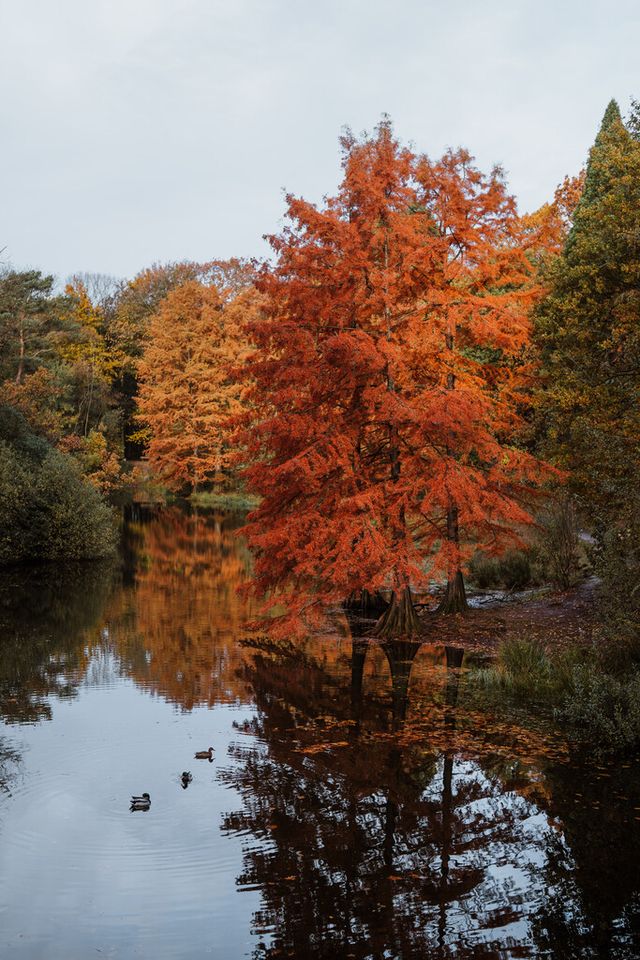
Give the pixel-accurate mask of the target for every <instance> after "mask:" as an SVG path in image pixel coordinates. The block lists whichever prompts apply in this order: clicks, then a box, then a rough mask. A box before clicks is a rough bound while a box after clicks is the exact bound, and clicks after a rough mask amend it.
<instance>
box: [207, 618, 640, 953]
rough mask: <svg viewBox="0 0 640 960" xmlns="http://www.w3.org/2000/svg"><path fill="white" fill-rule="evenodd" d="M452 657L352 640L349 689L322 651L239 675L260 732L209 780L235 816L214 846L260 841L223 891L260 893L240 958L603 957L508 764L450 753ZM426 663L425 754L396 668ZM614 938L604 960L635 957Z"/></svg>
mask: <svg viewBox="0 0 640 960" xmlns="http://www.w3.org/2000/svg"><path fill="white" fill-rule="evenodd" d="M328 646H329V647H330V646H331V645H328ZM338 646H339V647H340V645H338ZM381 657H382V658H383V660H381ZM462 658H463V651H462V650H460V649H455V648H451V647H439V648H438V647H434V646H427V645H424V646H423V647H422V648H421V647H420V646H419V645H418V644H406V643H399V642H396V643H387V644H384V645H379V644H375V645H370V644H369V643H367V642H366V641H365V640H364V639H362V638H361V637H359V636H357V632H356V635H355V636H354V638H353V642H352V645H351V650H350V654H349V655H348V661H347V657H346V656H343V660H344V662H345V663H346V662H348V664H349V667H350V670H349V673H348V674H347V673H346V671H343V672H341V671H340V670H339V669H336V662H335V660H334V659H332V655H331V653H330V650H329V649H327V647H325V649H324V650H323V651H322V653H321V654H320V655H319V657H318V658H314V657H313V656H311V655H310V654H309V652H308V651H306V652H305V653H303V654H302V655H300V656H297V655H295V654H294V653H293V652H292V653H291V654H290V655H284V656H275V655H273V654H272V653H268V652H264V651H262V652H261V651H259V650H258V651H257V652H256V653H255V655H254V657H253V659H252V662H251V663H250V664H249V665H248V666H247V667H246V668H245V670H246V677H247V679H249V680H250V681H251V684H252V686H253V689H254V692H255V697H256V701H257V706H258V715H257V718H256V720H255V721H254V722H253V724H251V725H250V726H249V727H247V728H246V730H245V732H248V733H252V734H254V735H255V736H256V737H257V738H258V742H257V743H256V742H255V741H254V742H252V745H251V746H247V747H243V746H238V747H237V748H236V750H235V755H234V761H235V762H234V763H232V764H231V765H230V766H228V767H227V769H226V770H224V771H222V772H221V777H222V778H223V780H224V781H225V782H226V783H227V784H229V785H232V786H234V787H235V788H236V789H237V790H238V791H239V792H240V794H241V796H242V800H243V807H242V810H240V811H238V812H235V813H229V814H228V815H227V816H226V818H225V820H224V824H223V829H224V830H225V831H228V832H235V833H240V834H251V835H253V836H254V838H256V839H257V840H259V841H260V842H258V843H253V844H249V845H248V846H247V848H246V852H245V865H244V871H243V874H242V875H241V876H240V877H239V878H238V881H237V882H238V884H239V886H240V887H241V888H243V889H255V888H259V889H260V890H261V891H262V897H263V905H262V908H261V910H260V912H259V913H258V914H257V915H256V916H255V918H254V923H255V929H256V931H257V932H258V933H260V931H262V934H263V936H262V940H261V943H260V945H259V946H258V947H257V948H256V950H255V952H254V956H255V957H265V958H266V957H269V958H271V957H274V958H275V957H280V956H292V957H309V958H325V957H326V958H329V957H332V958H341V957H353V958H358V960H364V958H383V957H384V958H387V957H394V958H395V957H398V958H403V960H406V958H414V957H415V958H418V957H420V958H423V957H427V956H434V957H447V956H452V957H453V956H455V957H457V958H464V957H507V956H508V957H525V956H549V957H556V956H557V957H564V956H576V957H578V956H580V957H582V956H584V957H589V956H594V957H596V956H604V955H609V954H605V953H603V952H602V951H603V949H604V944H605V943H610V942H611V938H610V937H608V936H605V937H604V938H603V937H602V936H601V933H600V932H599V929H598V922H599V921H598V918H597V917H595V916H590V915H589V909H590V908H589V903H588V899H587V898H586V897H585V893H586V890H585V889H584V888H582V889H581V884H580V873H579V870H578V873H577V874H576V871H575V863H574V859H573V857H572V854H571V851H570V849H569V846H568V844H567V843H566V842H565V841H564V839H563V837H562V834H561V832H560V831H559V829H558V827H557V818H558V817H561V816H563V815H564V814H566V813H567V810H566V808H564V807H562V808H559V807H558V805H557V804H556V803H551V801H550V799H549V796H548V794H546V793H545V790H544V789H543V788H542V787H541V786H540V784H539V783H536V782H535V779H536V778H535V776H534V778H533V779H534V783H533V790H532V782H531V778H530V777H528V778H524V777H523V776H522V775H521V774H520V773H515V774H514V771H519V770H520V768H519V767H518V764H517V763H515V762H514V763H509V762H508V761H507V760H505V759H504V758H501V757H500V756H496V755H492V754H490V753H487V754H478V753H477V752H476V753H475V754H474V753H473V751H470V750H468V749H465V750H463V751H459V748H458V747H457V746H456V740H455V735H456V725H457V723H458V714H459V710H460V707H459V690H460V672H461V666H462ZM338 659H339V658H338ZM429 661H431V663H432V666H431V667H428V668H427V672H426V675H428V676H429V678H430V679H429V682H430V683H431V685H432V687H433V691H432V692H433V695H434V697H435V698H436V699H439V702H440V706H441V710H440V711H439V712H438V713H437V714H434V730H433V733H434V740H435V742H436V744H437V745H436V746H434V745H433V743H431V742H430V736H429V735H428V733H425V730H424V726H423V725H421V726H419V730H420V733H421V735H420V736H419V737H417V736H415V735H413V734H412V730H411V727H412V720H413V717H412V713H411V702H410V696H409V691H410V680H411V674H412V669H414V668H415V665H416V663H417V662H420V663H421V675H423V674H424V670H425V664H427V665H428V664H429ZM384 662H386V664H387V665H388V672H389V675H390V681H391V682H390V687H391V690H390V693H391V696H390V697H389V696H388V695H387V696H386V698H385V697H384V696H381V695H380V689H379V681H380V677H381V673H382V665H383V663H384ZM387 683H388V681H387ZM369 684H370V685H371V687H372V688H373V691H372V693H367V694H365V693H364V692H363V691H364V690H365V688H366V687H367V685H369ZM436 728H438V729H436ZM443 733H448V735H449V738H450V744H451V746H450V747H448V748H447V747H446V746H445V748H444V749H442V743H443ZM541 798H542V800H545V798H546V806H547V808H548V809H547V810H546V811H545V809H544V807H545V803H543V802H541ZM534 801H535V802H534ZM572 806H573V805H571V807H572ZM635 849H636V850H637V849H638V847H637V845H636V847H635ZM602 853H603V851H600V854H602ZM609 858H610V859H611V857H610V853H609ZM594 866H597V861H596V863H594V862H593V860H592V861H591V862H590V863H589V867H588V869H589V871H593V869H594ZM635 889H637V883H636V885H635ZM629 893H630V889H629V887H628V886H627V885H626V884H625V886H624V894H625V895H626V897H627V899H628V896H629ZM621 906H622V905H621V904H619V907H620V908H621ZM625 926H626V929H625V931H624V934H623V936H622V937H621V943H622V946H621V948H620V951H619V952H618V953H616V954H615V955H616V956H621V957H633V956H636V955H637V953H635V952H634V951H635V935H634V933H633V929H632V927H631V926H630V924H629V923H627V924H625Z"/></svg>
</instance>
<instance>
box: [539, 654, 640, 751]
mask: <svg viewBox="0 0 640 960" xmlns="http://www.w3.org/2000/svg"><path fill="white" fill-rule="evenodd" d="M572 680H573V689H572V690H571V691H570V693H569V694H568V695H567V697H566V699H565V701H564V703H563V705H562V707H561V708H560V710H559V711H558V716H559V718H560V719H561V720H563V721H565V722H568V723H570V724H572V726H573V728H574V733H575V735H576V736H577V737H578V738H579V739H580V740H582V741H583V742H585V743H588V744H589V748H590V749H593V750H594V751H595V752H596V753H609V752H615V753H624V752H627V751H629V750H634V749H637V748H638V746H640V671H638V670H637V669H633V670H631V671H630V673H629V674H628V675H626V676H612V675H611V674H608V673H605V672H603V671H602V670H601V669H599V668H598V666H597V664H593V663H586V664H582V665H580V666H578V667H576V668H575V670H574V671H573V677H572Z"/></svg>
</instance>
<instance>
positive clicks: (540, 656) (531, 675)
mask: <svg viewBox="0 0 640 960" xmlns="http://www.w3.org/2000/svg"><path fill="white" fill-rule="evenodd" d="M552 678H553V671H552V664H551V660H550V658H549V656H548V655H547V653H546V652H545V650H544V648H543V646H542V645H541V644H540V643H539V642H538V641H537V640H531V639H529V638H527V637H515V638H512V639H509V640H506V641H505V642H504V643H502V644H501V645H500V647H499V648H498V654H497V657H496V660H495V663H493V664H492V665H491V666H490V667H488V668H485V669H483V670H479V671H477V672H476V674H475V680H476V682H478V683H479V684H480V685H481V686H483V687H485V688H491V687H493V688H498V689H501V690H503V691H506V692H511V693H517V694H526V695H530V696H532V695H534V694H540V693H541V692H546V693H549V692H550V687H551V686H552Z"/></svg>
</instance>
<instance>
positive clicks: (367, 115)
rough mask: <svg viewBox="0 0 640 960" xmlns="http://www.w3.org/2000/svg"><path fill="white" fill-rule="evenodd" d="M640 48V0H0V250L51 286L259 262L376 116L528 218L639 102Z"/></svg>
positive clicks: (329, 184)
mask: <svg viewBox="0 0 640 960" xmlns="http://www.w3.org/2000/svg"><path fill="white" fill-rule="evenodd" d="M639 40H640V3H639V2H638V0H609V2H602V0H226V2H223V0H0V83H1V94H0V122H1V130H2V138H1V144H2V147H1V150H0V191H1V197H2V201H1V203H0V247H2V246H5V247H6V250H5V253H4V255H3V256H4V258H5V259H6V258H7V256H8V257H9V258H10V259H11V262H12V263H13V264H14V266H16V267H23V266H27V265H29V266H34V267H39V268H41V269H43V270H45V271H48V272H54V273H56V274H58V275H59V276H60V277H61V278H64V277H66V276H67V275H68V274H70V273H72V272H76V271H83V270H87V271H96V272H104V273H111V274H115V275H117V276H132V275H133V274H135V273H136V272H137V271H138V270H140V269H142V268H143V267H145V266H148V265H150V264H151V263H153V262H154V261H167V260H176V259H194V260H207V259H211V258H214V257H229V256H234V255H238V256H261V255H264V254H265V252H266V245H265V244H264V241H263V240H262V239H261V238H262V235H263V234H265V233H269V232H273V231H276V230H278V229H279V226H280V225H281V223H282V214H283V210H284V199H283V189H286V190H288V191H291V192H293V193H296V194H299V195H302V196H304V197H305V198H307V199H311V200H320V199H321V197H322V196H323V195H324V194H330V193H332V192H333V190H334V189H335V186H336V184H337V182H338V179H339V175H340V167H339V149H338V137H339V135H340V131H341V129H342V127H343V126H344V125H349V126H351V127H352V129H353V130H354V131H355V132H356V133H358V132H361V131H362V130H365V129H367V130H370V129H371V128H372V127H373V126H374V125H375V123H376V122H377V120H378V119H379V118H380V115H381V114H382V113H385V112H386V113H388V114H390V115H391V117H392V119H393V121H394V124H395V128H396V132H397V134H398V135H399V136H400V137H401V139H403V140H405V141H411V142H412V143H413V144H414V146H415V147H416V148H417V149H418V150H420V151H426V152H427V153H429V154H431V155H433V156H436V155H438V154H439V153H441V152H442V151H443V150H444V149H445V148H446V147H447V146H454V147H455V146H459V145H464V146H466V147H467V148H468V149H470V150H471V152H472V153H473V154H474V155H475V156H476V157H477V159H478V162H479V164H480V166H481V167H482V168H484V169H488V168H489V167H491V166H492V165H493V164H494V163H500V164H502V165H503V166H504V167H505V169H506V171H507V175H508V180H509V185H510V189H511V190H512V192H513V193H515V195H516V196H517V197H518V200H519V203H520V206H521V208H522V209H525V210H526V209H534V208H535V207H537V206H539V205H540V204H541V203H542V202H544V201H545V200H546V199H548V198H549V197H550V196H551V195H552V193H553V190H554V188H555V186H556V184H557V183H558V182H559V181H560V180H561V179H562V177H563V176H564V174H565V173H575V172H577V170H578V169H579V168H580V166H581V165H582V163H583V161H584V159H585V156H586V153H587V150H588V148H589V146H590V144H591V143H592V141H593V138H594V136H595V133H596V131H597V127H598V124H599V122H600V119H601V117H602V114H603V112H604V109H605V107H606V105H607V102H608V101H609V99H610V98H611V97H616V98H617V99H618V101H619V103H620V106H621V108H622V110H623V112H626V111H627V109H628V107H629V100H630V97H632V96H636V97H638V98H640V53H639V50H640V47H639Z"/></svg>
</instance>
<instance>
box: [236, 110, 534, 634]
mask: <svg viewBox="0 0 640 960" xmlns="http://www.w3.org/2000/svg"><path fill="white" fill-rule="evenodd" d="M342 145H343V151H344V155H343V168H344V177H343V180H342V183H341V186H340V190H339V193H338V195H337V196H336V197H334V198H331V199H328V200H327V201H326V203H325V205H324V206H323V208H321V209H318V208H317V207H315V206H313V205H312V204H310V203H307V202H305V201H304V200H300V199H296V198H294V197H289V198H288V204H289V206H288V218H289V225H288V226H287V227H286V228H285V230H284V232H283V233H282V234H281V235H280V236H277V237H272V238H271V244H272V246H273V248H274V250H275V252H276V254H277V259H276V262H275V265H274V266H273V267H272V268H267V267H265V269H264V270H263V273H262V276H261V278H260V280H259V282H258V287H259V289H260V290H261V291H262V292H263V294H264V296H265V300H266V308H265V315H264V317H263V318H261V319H259V320H257V321H256V322H254V323H253V324H251V328H250V337H251V339H252V340H253V342H254V343H255V344H256V345H257V350H256V351H255V352H254V354H253V355H252V357H251V359H250V362H249V363H248V365H247V367H248V375H249V376H250V377H251V378H253V382H254V386H253V388H252V390H251V393H250V399H251V403H252V405H253V408H252V410H251V412H250V413H249V414H247V415H246V416H245V422H246V424H247V429H246V431H245V441H246V443H247V447H248V452H249V455H250V458H251V461H252V466H250V467H249V469H248V470H247V477H248V480H249V483H250V485H251V486H252V487H253V489H254V490H255V491H256V492H257V493H259V494H260V495H261V497H262V502H261V505H260V506H259V507H258V508H257V510H255V511H254V512H253V513H252V514H251V516H250V518H249V523H248V525H247V528H246V532H247V535H248V537H249V541H250V544H251V546H252V547H253V549H254V552H255V554H256V563H255V575H254V581H253V589H254V591H255V592H256V593H258V594H263V593H267V594H268V595H269V597H270V600H269V601H268V604H267V605H269V604H271V605H272V606H274V605H275V604H278V603H284V604H285V605H286V607H287V610H288V617H287V618H285V619H284V620H283V621H282V623H283V626H284V624H287V625H288V624H290V623H293V622H295V621H296V620H298V618H299V615H300V614H301V613H302V611H303V610H304V611H305V613H306V614H307V615H308V614H309V612H310V611H311V610H312V609H317V608H319V607H320V606H321V605H323V604H326V603H327V602H335V601H340V600H344V599H345V598H347V597H349V596H350V595H352V594H353V593H354V592H359V591H369V592H376V591H380V590H390V591H391V603H390V605H389V608H388V610H387V611H386V613H385V614H384V615H383V617H382V618H381V620H380V621H379V623H378V625H377V628H376V629H377V632H378V633H379V634H380V635H382V636H391V635H400V634H411V633H414V632H416V631H417V630H418V628H419V624H418V620H417V617H416V614H415V610H414V608H413V603H412V599H411V588H412V587H416V588H425V587H426V586H427V585H428V582H429V580H430V579H431V578H432V577H433V576H434V575H437V574H444V575H446V577H447V582H448V586H447V595H446V597H445V601H444V603H443V609H445V610H457V609H461V608H463V607H464V606H465V605H466V600H465V595H464V584H463V578H462V568H463V564H464V562H465V559H466V558H467V557H468V556H469V554H470V552H471V549H472V548H471V544H473V545H474V546H485V547H488V548H489V549H491V550H493V551H496V552H497V551H500V550H501V549H504V548H505V547H506V546H507V545H510V544H513V543H514V542H515V543H518V542H519V531H520V530H521V529H522V528H523V527H524V526H525V525H526V524H528V523H530V522H531V517H530V515H529V513H528V511H527V509H526V502H527V500H528V498H529V496H530V494H531V491H532V490H533V488H534V487H535V485H536V484H537V483H538V482H539V481H540V480H541V479H542V476H543V474H544V468H543V467H542V466H541V465H540V464H538V463H537V461H536V460H535V459H534V458H533V457H532V456H530V455H528V454H527V453H526V452H524V451H523V450H521V449H518V448H517V447H516V446H515V445H514V443H513V438H514V437H515V435H516V433H517V431H518V428H519V416H518V414H517V411H516V402H517V400H518V399H519V400H520V402H521V401H522V399H523V398H522V397H521V395H520V394H519V362H518V358H519V357H520V355H521V352H522V350H523V348H524V346H525V344H526V342H527V340H528V336H529V323H528V319H527V312H528V308H529V301H530V299H531V296H532V284H531V273H532V268H531V265H530V263H529V261H528V260H527V258H526V256H525V253H524V249H523V247H522V245H521V243H520V224H519V220H518V217H517V214H516V211H515V207H514V203H513V201H512V199H511V198H510V197H509V196H508V195H507V193H506V190H505V186H504V183H503V180H502V177H501V174H500V171H498V170H496V171H494V172H493V173H492V174H491V175H490V176H488V177H487V176H483V175H482V174H481V173H480V172H479V171H478V170H477V169H476V168H475V167H474V166H473V163H472V159H471V157H470V156H469V155H468V154H467V153H466V152H464V151H458V152H455V153H454V152H451V153H448V154H446V155H445V156H444V157H443V158H442V160H440V161H439V162H437V163H434V162H431V161H430V160H428V159H427V158H425V157H416V156H415V155H414V154H412V153H411V152H410V151H409V150H407V149H403V148H401V147H400V145H399V144H398V143H397V141H396V140H395V139H394V137H393V134H392V130H391V127H390V124H389V123H388V122H383V123H382V124H381V125H380V126H379V128H378V129H377V132H376V135H375V136H374V137H372V138H370V139H363V140H362V141H357V140H355V139H354V138H353V137H351V136H347V137H345V138H344V139H343V141H342Z"/></svg>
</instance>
